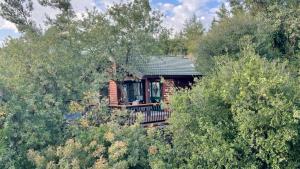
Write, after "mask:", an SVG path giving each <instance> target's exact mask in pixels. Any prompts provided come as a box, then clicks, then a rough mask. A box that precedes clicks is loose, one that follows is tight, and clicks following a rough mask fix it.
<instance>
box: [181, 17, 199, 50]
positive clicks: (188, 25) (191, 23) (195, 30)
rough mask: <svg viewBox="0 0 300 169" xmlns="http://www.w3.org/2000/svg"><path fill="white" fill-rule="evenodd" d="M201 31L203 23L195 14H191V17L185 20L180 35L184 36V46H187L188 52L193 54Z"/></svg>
mask: <svg viewBox="0 0 300 169" xmlns="http://www.w3.org/2000/svg"><path fill="white" fill-rule="evenodd" d="M203 33H204V28H203V25H202V23H201V21H200V19H199V18H198V17H197V16H196V15H193V17H192V18H190V19H189V20H187V21H186V22H185V24H184V28H183V31H182V36H183V38H184V41H185V47H186V48H187V51H188V54H191V55H195V53H196V52H197V50H198V45H199V42H200V38H201V36H202V35H203Z"/></svg>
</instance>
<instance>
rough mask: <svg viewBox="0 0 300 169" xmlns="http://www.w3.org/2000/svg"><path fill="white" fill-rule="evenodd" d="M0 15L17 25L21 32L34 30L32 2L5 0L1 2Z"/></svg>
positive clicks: (28, 0)
mask: <svg viewBox="0 0 300 169" xmlns="http://www.w3.org/2000/svg"><path fill="white" fill-rule="evenodd" d="M0 8H1V12H0V15H1V16H2V17H3V18H4V19H7V20H8V21H10V22H12V23H14V24H16V26H17V28H18V29H19V31H22V32H24V31H26V30H28V29H29V30H34V29H35V28H34V22H33V21H32V20H31V19H30V17H31V12H32V10H33V2H32V1H31V0H4V1H2V2H0Z"/></svg>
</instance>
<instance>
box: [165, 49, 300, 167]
mask: <svg viewBox="0 0 300 169" xmlns="http://www.w3.org/2000/svg"><path fill="white" fill-rule="evenodd" d="M218 60H219V62H218V66H217V68H216V69H215V71H214V72H213V73H212V74H211V76H208V77H205V78H203V79H202V80H201V81H199V82H198V83H197V85H195V86H194V87H193V89H192V90H191V91H181V92H179V93H178V94H176V95H175V96H174V98H173V101H172V108H173V110H174V112H173V114H172V117H171V121H170V124H171V125H170V131H171V132H172V133H173V141H172V146H173V149H172V150H171V151H170V152H171V154H172V155H175V157H173V159H175V160H174V161H173V162H176V163H175V166H176V167H175V168H177V167H178V168H180V167H182V168H196V167H200V168H212V167H215V168H240V167H242V168H298V167H299V151H300V149H299V146H300V144H299V131H300V128H299V120H300V119H299V117H300V116H299V112H300V107H299V104H298V102H299V99H300V93H299V85H298V83H299V81H298V80H297V79H295V78H293V77H292V76H290V75H289V73H288V72H287V69H286V63H280V62H277V61H272V62H269V61H267V60H266V59H262V58H260V57H259V56H258V55H256V54H255V53H254V50H253V49H251V48H250V49H249V48H248V49H247V50H245V51H244V53H243V57H241V58H240V59H239V60H238V61H234V60H232V59H229V58H228V57H227V58H226V57H225V58H224V57H223V58H220V59H218ZM172 152H174V153H172ZM169 156H170V154H169ZM166 163H169V162H166ZM165 165H166V164H165Z"/></svg>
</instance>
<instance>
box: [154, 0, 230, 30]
mask: <svg viewBox="0 0 300 169" xmlns="http://www.w3.org/2000/svg"><path fill="white" fill-rule="evenodd" d="M178 2H179V3H178V4H177V5H173V4H169V3H159V4H157V8H158V9H159V10H161V11H162V12H163V13H165V15H166V16H165V19H164V25H165V26H167V27H169V28H173V29H174V30H175V31H176V32H178V31H180V30H182V28H183V26H184V23H185V21H186V20H187V19H189V18H190V17H192V16H193V15H196V16H197V17H198V19H200V20H201V21H202V23H203V25H204V27H205V28H206V29H208V28H209V27H210V24H211V21H212V20H213V18H214V17H215V16H216V11H217V9H218V7H213V8H208V7H207V5H208V3H210V2H212V1H211V0H178ZM216 2H217V3H219V4H221V3H222V2H225V0H217V1H216Z"/></svg>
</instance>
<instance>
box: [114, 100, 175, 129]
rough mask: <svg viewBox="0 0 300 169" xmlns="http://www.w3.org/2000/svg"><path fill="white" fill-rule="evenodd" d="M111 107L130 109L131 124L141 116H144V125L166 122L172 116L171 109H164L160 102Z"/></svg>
mask: <svg viewBox="0 0 300 169" xmlns="http://www.w3.org/2000/svg"><path fill="white" fill-rule="evenodd" d="M110 107H111V108H117V109H121V110H128V111H130V116H129V119H128V121H129V122H128V123H129V124H133V123H134V122H135V121H136V120H137V119H138V117H139V116H142V122H141V124H143V125H150V124H154V125H155V124H160V125H161V124H165V123H166V121H167V120H168V118H170V117H171V111H170V110H166V109H162V108H161V105H160V104H156V103H150V104H139V105H111V106H110Z"/></svg>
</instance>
